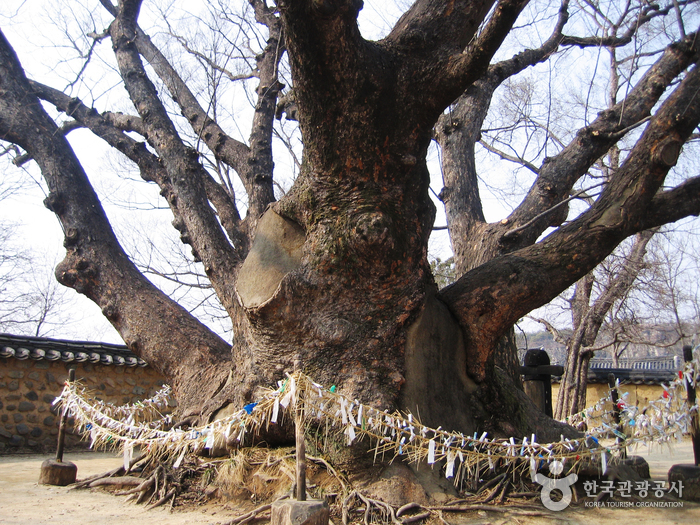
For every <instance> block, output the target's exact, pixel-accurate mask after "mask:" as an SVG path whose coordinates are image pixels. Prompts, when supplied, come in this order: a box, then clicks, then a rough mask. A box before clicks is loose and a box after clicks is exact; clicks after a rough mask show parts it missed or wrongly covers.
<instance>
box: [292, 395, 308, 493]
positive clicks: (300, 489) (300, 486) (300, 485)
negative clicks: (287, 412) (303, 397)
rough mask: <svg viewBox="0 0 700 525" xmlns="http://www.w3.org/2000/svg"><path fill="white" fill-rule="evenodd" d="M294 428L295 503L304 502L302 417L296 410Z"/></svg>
mask: <svg viewBox="0 0 700 525" xmlns="http://www.w3.org/2000/svg"><path fill="white" fill-rule="evenodd" d="M294 426H295V436H296V448H297V501H306V442H305V441H304V415H303V414H302V413H301V411H300V410H299V409H298V408H297V412H296V419H295V421H294Z"/></svg>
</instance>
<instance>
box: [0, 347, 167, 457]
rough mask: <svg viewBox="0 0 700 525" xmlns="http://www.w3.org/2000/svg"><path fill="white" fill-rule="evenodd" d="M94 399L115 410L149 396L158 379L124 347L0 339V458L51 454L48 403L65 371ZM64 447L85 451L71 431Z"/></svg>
mask: <svg viewBox="0 0 700 525" xmlns="http://www.w3.org/2000/svg"><path fill="white" fill-rule="evenodd" d="M70 368H75V370H76V379H77V380H79V381H81V382H82V383H83V384H84V385H85V387H86V388H87V389H88V390H89V391H91V392H92V393H93V394H94V397H95V398H96V399H101V400H103V401H107V402H111V403H114V404H117V405H122V404H126V403H132V402H135V401H137V400H140V399H144V398H148V397H151V396H153V394H155V392H156V391H158V390H159V389H160V388H161V386H162V385H163V383H164V378H163V377H162V376H161V375H160V374H159V373H158V372H156V371H155V370H154V369H153V368H151V367H150V366H148V363H146V362H145V361H143V360H142V359H139V358H138V357H137V356H136V355H135V354H133V353H132V352H131V351H129V349H128V348H127V347H126V346H123V345H113V344H105V343H93V342H82V341H64V340H59V339H46V338H43V337H26V336H14V335H7V334H0V454H8V453H13V452H15V451H35V452H46V451H53V450H55V448H56V439H57V438H56V435H57V434H58V416H57V413H56V409H55V407H52V403H53V401H54V399H55V398H56V396H58V395H59V394H60V393H61V391H62V390H63V385H64V383H65V381H66V379H67V378H68V370H69V369H70ZM66 446H67V447H77V446H87V443H85V442H81V441H80V439H79V437H78V436H76V435H73V434H72V432H70V430H69V432H68V433H67V435H66Z"/></svg>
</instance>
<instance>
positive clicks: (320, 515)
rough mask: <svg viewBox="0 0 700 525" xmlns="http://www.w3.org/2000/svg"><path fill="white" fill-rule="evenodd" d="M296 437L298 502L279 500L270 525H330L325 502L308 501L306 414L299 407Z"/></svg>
mask: <svg viewBox="0 0 700 525" xmlns="http://www.w3.org/2000/svg"><path fill="white" fill-rule="evenodd" d="M296 408H297V411H296V415H295V418H294V427H295V429H294V435H295V437H296V449H297V450H296V452H297V490H296V500H278V501H275V502H273V503H272V508H271V509H270V525H328V523H329V521H330V511H329V508H328V502H327V501H326V500H325V499H324V500H314V499H312V500H308V501H307V500H306V443H305V441H304V413H303V411H302V410H301V407H299V406H297V407H296Z"/></svg>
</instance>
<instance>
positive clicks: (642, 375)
mask: <svg viewBox="0 0 700 525" xmlns="http://www.w3.org/2000/svg"><path fill="white" fill-rule="evenodd" d="M682 369H683V360H682V359H681V358H680V357H678V356H672V355H671V356H661V357H639V358H636V359H620V360H619V361H618V366H617V367H616V366H615V363H614V362H613V361H612V359H591V361H590V366H589V368H588V382H589V383H607V382H608V374H613V375H614V376H615V378H616V379H619V380H620V381H621V382H623V383H634V384H637V385H640V384H646V385H658V384H660V383H668V382H670V381H673V380H674V379H675V378H676V377H678V371H679V370H682Z"/></svg>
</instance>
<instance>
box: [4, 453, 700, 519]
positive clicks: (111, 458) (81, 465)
mask: <svg viewBox="0 0 700 525" xmlns="http://www.w3.org/2000/svg"><path fill="white" fill-rule="evenodd" d="M633 453H635V454H636V455H641V456H644V457H645V458H646V459H647V461H648V463H649V465H650V470H651V478H652V479H655V480H665V479H666V477H667V473H668V469H669V468H670V467H671V465H673V464H676V463H692V457H693V456H692V454H693V453H692V447H691V444H690V442H689V441H687V440H686V441H684V442H683V443H680V444H677V445H675V446H674V448H673V450H672V451H669V450H668V449H659V448H658V447H657V448H655V449H654V450H652V451H647V450H646V449H640V450H637V451H636V452H633ZM45 459H50V456H40V455H13V456H3V457H0V524H3V525H5V524H6V525H29V524H33V525H34V524H36V525H42V524H57V523H59V524H80V525H93V524H94V525H105V524H109V525H122V524H125V525H130V524H133V525H145V524H146V523H147V524H148V525H166V524H167V525H181V524H182V525H184V524H195V523H196V524H222V523H226V522H227V521H229V520H231V519H232V518H234V517H236V516H238V515H240V514H242V513H243V511H242V510H241V509H242V507H241V506H240V504H241V503H243V502H230V503H221V502H216V503H207V504H205V505H202V506H197V507H188V508H184V509H183V508H178V507H175V509H173V510H172V511H170V510H169V509H168V508H156V509H153V510H146V508H145V506H143V505H136V504H134V503H130V502H125V501H124V500H125V497H124V496H114V495H112V494H109V493H107V492H104V491H102V490H99V489H92V490H89V491H86V490H70V489H68V488H65V487H53V486H47V485H39V484H38V483H37V480H38V478H39V472H40V469H41V463H42V462H43V461H44V460H45ZM64 460H65V461H72V462H73V463H75V464H76V465H77V466H78V479H81V478H86V477H88V476H90V475H92V474H97V473H101V472H106V471H107V470H110V469H113V468H115V467H117V466H119V465H120V464H121V462H122V458H121V457H116V456H115V455H114V454H110V453H103V452H79V453H67V454H66V456H65V458H64ZM246 503H248V505H246V508H247V509H249V508H250V504H249V502H246ZM237 505H238V506H237ZM500 510H505V512H497V511H470V512H469V513H462V514H447V513H445V514H444V515H443V519H444V520H445V522H447V523H448V524H449V525H461V524H499V525H501V524H506V523H522V524H534V523H542V522H553V523H565V524H572V525H576V524H603V525H619V522H620V520H626V521H630V522H634V523H641V524H643V525H652V524H658V523H676V524H684V525H685V524H687V525H691V524H692V525H697V524H698V523H700V504H698V503H690V502H683V507H682V508H648V507H644V508H587V507H584V505H583V504H581V503H579V504H578V505H572V506H570V507H569V508H568V509H566V510H564V511H562V512H551V511H548V510H547V509H545V508H544V507H539V508H537V509H535V510H534V511H533V510H523V509H517V508H513V509H511V508H508V509H503V508H501V509H500ZM435 523H438V521H437V520H436V521H435ZM335 525H339V524H335ZM443 525H444V524H443Z"/></svg>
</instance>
